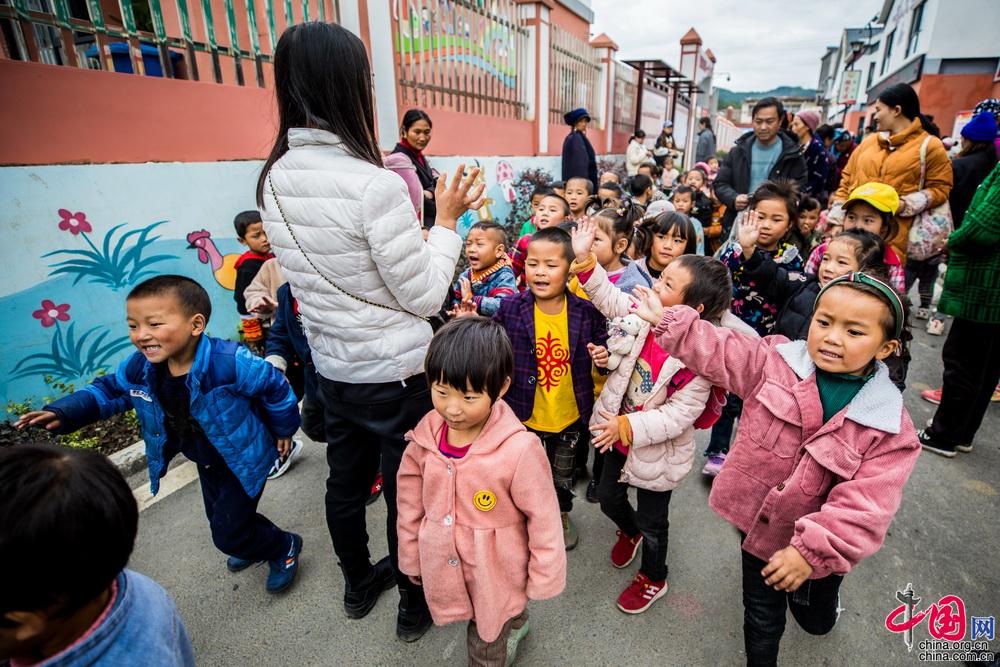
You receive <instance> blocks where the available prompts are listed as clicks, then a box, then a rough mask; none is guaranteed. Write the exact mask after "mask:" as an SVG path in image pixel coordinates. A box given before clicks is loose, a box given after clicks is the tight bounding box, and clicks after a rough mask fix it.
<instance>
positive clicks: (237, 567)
mask: <svg viewBox="0 0 1000 667" xmlns="http://www.w3.org/2000/svg"><path fill="white" fill-rule="evenodd" d="M259 562H260V561H259V560H247V559H245V558H237V557H236V556H230V557H229V558H227V559H226V569H228V570H229V571H230V572H242V571H243V570H245V569H247V568H248V567H250V566H251V565H256V564H257V563H259Z"/></svg>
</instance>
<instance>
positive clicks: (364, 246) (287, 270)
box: [260, 128, 462, 383]
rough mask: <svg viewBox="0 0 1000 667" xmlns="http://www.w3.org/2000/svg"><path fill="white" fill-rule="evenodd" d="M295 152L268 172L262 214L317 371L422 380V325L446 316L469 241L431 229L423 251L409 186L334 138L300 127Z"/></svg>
mask: <svg viewBox="0 0 1000 667" xmlns="http://www.w3.org/2000/svg"><path fill="white" fill-rule="evenodd" d="M288 145H289V149H288V152H287V153H285V155H283V156H282V157H281V159H280V160H278V161H277V162H276V163H275V164H274V167H273V168H272V169H271V175H270V178H271V183H272V184H273V187H274V192H273V193H272V191H271V187H270V186H269V185H268V184H266V183H265V186H264V207H263V208H262V209H261V211H260V213H261V216H262V218H263V221H264V231H266V232H267V236H268V239H269V240H270V241H271V250H272V252H274V254H275V256H276V257H277V258H278V263H279V264H280V265H281V269H282V271H283V272H284V274H285V276H286V277H287V278H288V282H289V283H290V284H291V288H292V293H293V294H294V295H295V297H296V299H298V302H299V312H300V314H301V315H302V326H303V328H304V329H305V332H306V337H307V338H308V339H309V347H310V349H311V350H312V356H313V363H314V364H315V365H316V369H317V370H318V371H319V374H320V375H322V376H323V377H325V378H327V379H329V380H336V381H340V382H351V383H370V382H395V381H401V380H404V379H406V378H408V377H410V376H412V375H416V374H418V373H421V372H423V362H424V355H425V353H426V352H427V344H428V343H429V342H430V339H431V333H432V332H431V327H430V325H429V324H428V323H427V322H426V321H424V320H423V319H421V318H422V317H429V316H431V315H433V314H435V313H437V312H438V310H439V309H440V308H441V304H442V303H443V302H444V299H445V295H446V293H447V292H448V290H449V289H450V286H451V280H452V277H453V275H454V272H455V265H456V263H457V262H458V257H459V253H460V252H461V250H462V239H461V238H460V237H459V236H458V234H456V233H455V232H453V231H451V230H448V229H445V228H443V227H434V228H433V229H431V231H430V236H429V237H428V239H427V241H426V242H425V241H424V239H423V236H422V234H421V230H420V224H419V223H418V222H417V216H416V213H415V212H414V210H413V204H412V203H411V202H410V199H409V196H408V194H407V190H406V185H405V184H404V183H403V179H402V178H400V177H399V176H398V175H397V174H395V173H393V172H391V171H389V170H387V169H382V168H379V167H376V166H374V165H372V164H370V163H368V162H365V161H363V160H359V159H357V158H354V157H352V156H350V155H349V154H348V153H347V152H346V151H344V149H343V148H342V147H341V144H340V140H339V139H338V138H337V136H336V135H335V134H332V133H330V132H326V131H324V130H313V129H306V128H293V129H291V130H289V131H288ZM275 196H277V198H278V200H279V202H280V204H281V209H282V210H283V211H284V214H285V217H286V218H287V223H288V225H287V226H286V224H285V221H283V220H282V216H281V214H280V212H279V210H278V206H277V205H276V202H275ZM289 227H290V228H291V233H290V231H289ZM293 233H294V236H295V238H297V239H298V243H299V244H301V246H302V249H303V250H304V251H305V255H303V252H302V251H301V250H300V249H299V247H298V246H297V245H296V242H295V240H294V239H293V237H292V234H293ZM307 257H308V259H307ZM310 261H311V263H310ZM324 276H325V277H326V278H328V279H329V280H330V281H332V282H333V283H335V284H336V285H337V286H339V287H341V288H343V289H344V290H347V291H348V292H350V293H351V294H353V295H354V296H357V297H361V298H363V299H366V300H368V301H371V302H375V303H379V304H384V305H386V306H391V307H393V308H401V309H403V310H406V311H409V312H408V313H403V312H393V311H390V310H386V309H384V308H379V307H377V306H372V305H368V304H365V303H361V302H359V301H356V300H355V299H352V298H351V297H349V296H347V295H345V294H343V293H342V292H340V291H338V290H337V289H336V288H335V287H334V286H333V285H331V284H330V283H329V282H328V281H327V280H325V279H324ZM410 313H413V314H410ZM417 315H419V316H420V317H417Z"/></svg>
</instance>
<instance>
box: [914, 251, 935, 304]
mask: <svg viewBox="0 0 1000 667" xmlns="http://www.w3.org/2000/svg"><path fill="white" fill-rule="evenodd" d="M940 264H941V255H935V256H934V257H931V258H929V259H923V260H920V259H912V258H908V259H907V260H906V267H905V275H906V293H907V294H909V293H910V289H911V288H912V287H913V283H917V294H919V295H920V307H921V308H930V307H931V300H932V298H933V296H934V281H936V280H937V276H938V265H940Z"/></svg>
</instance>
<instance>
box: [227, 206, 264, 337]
mask: <svg viewBox="0 0 1000 667" xmlns="http://www.w3.org/2000/svg"><path fill="white" fill-rule="evenodd" d="M233 226H234V227H235V228H236V238H238V239H239V241H240V244H242V245H244V246H246V247H247V251H246V252H245V253H243V254H242V255H240V256H239V258H238V259H237V260H236V264H234V265H233V266H234V268H235V269H236V284H235V285H234V286H233V298H234V299H235V300H236V311H237V312H238V313H239V314H240V320H241V322H240V324H241V332H242V334H243V343H245V344H246V346H247V347H248V348H250V350H251V351H252V352H253V353H254V354H256V355H258V356H261V357H262V356H264V341H265V339H266V338H267V322H266V321H265V320H263V319H260V318H258V317H257V314H256V313H251V312H250V311H249V310H248V309H247V300H246V294H245V292H246V289H247V287H249V286H250V283H252V282H253V279H254V278H256V277H257V274H258V273H259V272H260V269H261V267H262V266H264V262H266V261H267V260H269V259H273V258H274V255H272V254H271V242H270V241H268V240H267V234H265V233H264V224H263V223H262V222H261V219H260V212H259V211H256V210H253V211H243V212H242V213H237V214H236V218H234V219H233Z"/></svg>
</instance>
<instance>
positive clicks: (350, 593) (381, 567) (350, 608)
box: [344, 556, 396, 618]
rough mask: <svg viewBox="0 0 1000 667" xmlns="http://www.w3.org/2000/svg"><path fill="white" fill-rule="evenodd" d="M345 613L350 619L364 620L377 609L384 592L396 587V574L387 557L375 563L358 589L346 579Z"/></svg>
mask: <svg viewBox="0 0 1000 667" xmlns="http://www.w3.org/2000/svg"><path fill="white" fill-rule="evenodd" d="M344 579H345V584H344V611H345V612H347V617H348V618H364V617H365V616H367V615H368V612H370V611H371V610H372V608H374V607H375V603H376V602H378V598H379V596H380V595H382V591H387V590H389V589H390V588H392V587H393V586H395V585H396V574H395V573H394V572H393V571H392V563H390V562H389V557H388V556H386V557H385V558H383V559H382V560H380V561H379V562H377V563H375V566H374V567H373V568H372V571H371V572H370V573H369V574H368V576H367V577H366V578H365V579H364V580H362V581H361V582H360V583H359V584H358V585H357V586H356V587H355V586H352V585H351V582H350V580H348V579H347V577H346V576H345V577H344Z"/></svg>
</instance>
